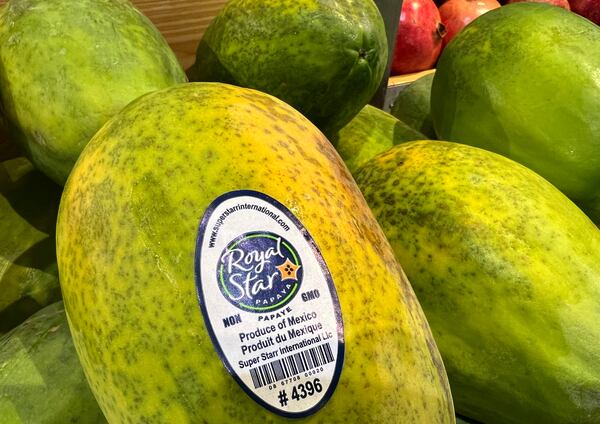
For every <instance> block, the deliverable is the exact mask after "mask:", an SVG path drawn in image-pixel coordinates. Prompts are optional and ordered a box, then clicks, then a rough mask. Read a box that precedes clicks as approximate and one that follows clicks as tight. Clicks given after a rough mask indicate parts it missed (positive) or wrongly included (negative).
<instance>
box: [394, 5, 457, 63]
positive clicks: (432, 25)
mask: <svg viewBox="0 0 600 424" xmlns="http://www.w3.org/2000/svg"><path fill="white" fill-rule="evenodd" d="M445 33H446V31H445V29H444V25H442V22H441V19H440V13H439V12H438V9H437V7H436V6H435V3H434V2H433V0H405V1H404V3H403V4H402V11H401V12H400V22H399V24H398V32H397V33H396V47H395V49H394V58H393V60H392V75H398V74H408V73H410V72H418V71H423V70H425V69H430V68H432V67H433V65H435V62H436V61H437V58H438V56H439V55H440V51H441V50H442V39H443V37H444V34H445Z"/></svg>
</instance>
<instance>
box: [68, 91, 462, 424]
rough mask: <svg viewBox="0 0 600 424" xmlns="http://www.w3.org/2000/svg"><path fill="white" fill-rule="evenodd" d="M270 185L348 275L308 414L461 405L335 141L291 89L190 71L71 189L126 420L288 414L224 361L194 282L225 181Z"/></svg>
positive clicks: (95, 347) (80, 264)
mask: <svg viewBox="0 0 600 424" xmlns="http://www.w3.org/2000/svg"><path fill="white" fill-rule="evenodd" d="M238 189H251V190H258V191H261V192H263V193H266V194H267V195H269V196H272V197H274V198H275V199H278V200H279V201H280V202H282V203H283V204H284V205H285V206H286V207H287V208H289V209H290V210H291V211H292V212H293V213H294V214H295V215H296V217H298V219H300V221H301V222H302V223H303V224H304V225H305V226H306V228H307V229H308V231H309V232H310V233H311V235H312V236H313V238H314V240H315V242H316V243H317V245H318V246H319V247H320V249H321V252H322V254H323V258H324V260H325V261H326V263H327V265H328V267H329V269H330V271H331V275H332V278H333V281H334V283H335V286H336V289H337V292H338V295H339V300H340V304H341V309H342V314H343V319H344V336H345V346H346V347H345V349H346V356H345V360H344V367H343V371H342V374H341V378H340V381H339V384H338V387H337V389H336V391H335V392H334V394H333V396H332V398H331V399H330V400H329V401H328V403H327V404H326V405H325V406H324V407H323V408H322V409H320V410H319V411H318V412H316V413H315V414H314V415H311V416H309V417H307V418H302V419H298V420H297V421H296V422H307V423H348V422H373V423H397V422H428V423H447V422H448V423H450V422H453V421H454V417H453V406H452V403H451V397H450V392H449V391H448V386H447V381H446V377H445V371H444V368H443V365H442V363H441V361H440V358H439V356H438V352H437V348H436V347H435V343H434V341H433V339H432V337H431V335H430V330H429V328H428V324H427V322H426V321H425V320H424V318H423V315H422V311H421V309H420V306H419V304H418V303H417V301H416V299H415V297H414V294H413V292H412V289H411V288H410V285H409V284H408V282H407V280H406V278H405V277H404V274H403V272H402V270H401V268H400V266H399V265H398V264H397V262H396V260H395V259H394V257H393V253H392V251H391V249H390V247H389V244H388V243H387V242H386V240H385V238H384V236H383V233H382V232H381V229H380V228H379V226H378V224H377V223H376V221H375V219H374V218H373V216H372V214H371V212H370V211H369V209H368V207H367V205H366V203H365V202H364V199H363V198H362V196H361V194H360V192H359V190H358V188H357V186H356V184H355V183H354V180H353V179H352V177H351V176H350V173H349V172H348V171H347V169H346V168H345V166H344V164H343V162H342V160H341V159H340V158H339V156H338V155H337V154H336V152H335V150H334V149H333V147H332V146H331V144H330V143H329V141H328V140H327V139H326V138H325V137H324V136H323V135H322V134H321V133H320V132H319V131H318V130H317V129H316V128H315V127H314V126H313V125H312V124H311V123H310V122H309V121H308V120H306V119H305V118H304V117H302V116H301V115H300V114H299V113H297V112H296V111H295V110H293V109H292V108H291V107H289V106H288V105H286V104H284V103H283V102H281V101H279V100H277V99H275V98H273V97H271V96H268V95H266V94H263V93H259V92H256V91H254V90H249V89H242V88H238V87H234V86H229V85H225V84H218V83H198V84H195V83H191V84H185V85H181V86H177V87H173V88H171V89H167V90H163V91H161V92H158V93H155V94H149V95H147V96H144V97H142V98H141V99H139V100H138V101H136V102H134V103H133V104H131V105H129V106H128V107H127V108H126V109H125V110H124V111H123V112H122V113H120V114H119V115H117V116H116V117H115V118H114V119H112V120H111V121H110V122H109V123H108V124H107V125H105V126H104V127H103V128H102V129H101V130H100V131H99V133H98V134H97V135H96V136H95V137H94V139H93V140H92V141H91V142H90V144H89V145H88V146H87V147H86V149H85V150H84V152H83V154H82V155H81V157H80V160H79V161H78V163H77V165H76V166H75V168H74V170H73V173H72V174H71V176H70V178H69V181H68V182H67V184H66V187H65V192H64V196H63V198H62V201H61V206H60V211H59V219H58V227H57V243H58V244H57V252H58V262H59V271H60V276H61V285H62V289H63V295H64V299H65V305H66V309H67V314H68V317H69V320H70V325H71V329H72V333H73V337H74V341H75V346H76V348H77V350H78V353H79V355H80V358H81V360H82V363H83V366H84V369H85V372H86V374H87V377H88V379H89V381H90V384H91V387H92V390H93V391H94V394H95V396H96V398H97V399H98V401H99V403H100V405H101V407H102V410H103V411H104V413H105V415H106V417H107V418H108V420H109V421H110V422H114V423H144V422H152V423H186V422H195V423H200V422H202V423H277V422H288V421H289V419H287V418H282V417H280V416H278V415H275V414H273V413H271V412H269V411H267V410H266V409H264V408H263V407H262V406H260V405H259V404H258V403H256V402H254V401H253V400H252V399H251V398H250V397H248V396H247V395H246V394H245V393H244V392H243V390H242V389H241V388H240V386H239V385H238V384H237V383H236V382H235V380H234V379H233V378H232V377H231V376H230V375H229V374H228V372H227V371H226V369H225V367H224V366H223V365H222V363H221V360H220V359H219V357H218V355H217V353H216V352H215V349H214V347H213V344H212V342H211V340H210V338H209V336H208V333H207V332H206V329H205V324H204V322H203V318H202V315H201V312H200V308H199V306H198V300H197V296H196V288H195V282H194V251H195V242H196V236H197V231H198V224H199V222H200V219H201V218H202V216H203V214H204V213H205V210H206V208H207V206H208V205H209V204H210V203H211V202H212V201H213V200H214V199H215V198H216V197H217V196H219V195H221V194H223V193H225V192H228V191H231V190H238Z"/></svg>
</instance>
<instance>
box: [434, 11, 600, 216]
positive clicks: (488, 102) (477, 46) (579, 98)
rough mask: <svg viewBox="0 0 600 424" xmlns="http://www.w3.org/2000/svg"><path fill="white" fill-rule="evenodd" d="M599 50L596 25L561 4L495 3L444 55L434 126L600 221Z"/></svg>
mask: <svg viewBox="0 0 600 424" xmlns="http://www.w3.org/2000/svg"><path fill="white" fill-rule="evenodd" d="M599 52H600V27H599V26H598V25H596V24H594V23H593V22H590V21H589V20H587V19H585V18H583V17H581V16H578V15H576V14H574V13H571V12H569V11H567V10H564V9H562V8H558V7H554V6H552V5H548V4H543V3H531V2H525V3H515V4H510V5H507V6H505V7H501V8H498V9H495V10H492V11H490V12H489V13H486V14H485V15H483V16H481V19H477V20H475V21H474V22H473V24H472V25H469V26H468V28H465V30H464V31H461V32H460V33H459V34H458V35H457V36H456V38H455V39H453V40H452V43H451V44H449V45H448V48H446V49H444V52H443V53H442V55H441V56H440V59H439V61H438V64H437V70H436V73H435V78H434V80H433V86H432V91H431V114H432V117H433V122H434V126H435V129H436V132H437V134H438V135H439V137H440V138H441V139H442V140H450V141H456V142H459V143H464V144H469V145H472V146H475V147H480V148H483V149H486V150H491V151H493V152H496V153H500V154H501V155H504V156H506V157H509V158H511V159H513V160H515V161H517V162H519V163H521V164H523V165H525V166H527V167H528V168H530V169H532V170H533V171H535V172H537V173H538V174H540V175H541V176H542V177H544V178H546V179H547V180H548V181H550V182H551V183H552V184H553V185H555V186H556V187H558V188H559V189H560V190H561V191H562V192H563V193H565V194H566V195H567V196H569V198H571V200H573V201H574V202H575V203H576V204H577V205H578V206H579V207H580V208H581V209H582V210H583V211H584V212H586V213H587V214H588V216H589V217H590V218H592V220H593V221H594V222H596V223H597V224H600V115H599V113H598V110H600V73H599V72H598V69H600V54H599Z"/></svg>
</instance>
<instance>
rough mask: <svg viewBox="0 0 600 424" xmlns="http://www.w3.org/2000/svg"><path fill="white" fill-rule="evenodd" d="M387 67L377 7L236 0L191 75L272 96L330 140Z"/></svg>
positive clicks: (208, 36)
mask: <svg viewBox="0 0 600 424" xmlns="http://www.w3.org/2000/svg"><path fill="white" fill-rule="evenodd" d="M386 63H387V39H386V35H385V28H384V24H383V19H382V18H381V15H380V14H379V10H378V9H377V7H376V6H375V4H374V3H373V1H372V0H267V1H265V0H231V1H229V2H228V3H227V5H226V6H225V7H224V8H223V9H222V10H221V12H220V13H219V15H218V16H217V17H216V18H215V19H214V20H213V21H212V22H211V24H210V26H209V27H208V29H207V31H206V33H205V34H204V36H203V38H202V40H201V42H200V45H199V46H198V50H197V56H196V63H195V64H194V65H193V67H192V68H191V69H190V72H189V75H190V79H191V80H192V81H220V82H226V83H231V84H235V85H240V86H243V87H250V88H254V89H257V90H260V91H263V92H265V93H269V94H271V95H273V96H276V97H278V98H279V99H281V100H283V101H285V102H286V103H288V104H290V105H292V106H293V107H295V108H296V109H297V110H299V111H300V112H301V113H302V114H304V116H306V117H307V118H309V119H310V120H311V121H312V122H313V123H314V124H315V125H316V126H317V127H319V128H320V129H321V130H322V131H323V132H325V133H326V134H329V135H331V134H334V133H335V132H336V131H337V130H339V129H341V128H342V127H343V126H344V125H345V124H347V123H348V122H349V121H350V120H351V119H352V118H353V117H354V116H355V115H356V114H357V113H358V112H359V111H360V110H361V109H362V107H363V106H364V105H366V104H367V103H368V102H369V100H370V99H371V97H373V95H374V94H375V91H376V90H377V87H378V86H379V83H380V81H381V78H382V77H383V73H384V70H385V66H386Z"/></svg>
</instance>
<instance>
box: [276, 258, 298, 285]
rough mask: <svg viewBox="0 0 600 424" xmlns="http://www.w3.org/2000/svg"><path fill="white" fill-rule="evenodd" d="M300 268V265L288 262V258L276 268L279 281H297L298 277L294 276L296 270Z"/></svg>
mask: <svg viewBox="0 0 600 424" xmlns="http://www.w3.org/2000/svg"><path fill="white" fill-rule="evenodd" d="M301 266H302V265H296V264H295V263H293V262H292V261H290V259H289V258H287V259H286V260H285V262H284V263H282V264H281V265H279V266H277V267H276V268H277V269H278V270H279V273H280V274H281V281H284V280H298V276H297V275H296V274H297V273H298V270H299V269H300V267H301Z"/></svg>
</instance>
